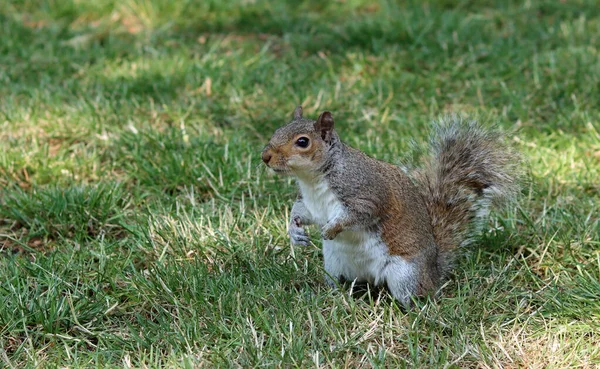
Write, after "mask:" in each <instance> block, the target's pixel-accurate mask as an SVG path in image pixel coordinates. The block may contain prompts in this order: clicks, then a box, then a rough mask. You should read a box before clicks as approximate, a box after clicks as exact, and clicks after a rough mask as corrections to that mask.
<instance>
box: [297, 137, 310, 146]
mask: <svg viewBox="0 0 600 369" xmlns="http://www.w3.org/2000/svg"><path fill="white" fill-rule="evenodd" d="M309 142H310V141H309V139H308V137H300V138H299V139H297V140H296V145H298V146H300V147H303V148H306V147H308V143H309Z"/></svg>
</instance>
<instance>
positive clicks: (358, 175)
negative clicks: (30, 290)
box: [262, 106, 518, 306]
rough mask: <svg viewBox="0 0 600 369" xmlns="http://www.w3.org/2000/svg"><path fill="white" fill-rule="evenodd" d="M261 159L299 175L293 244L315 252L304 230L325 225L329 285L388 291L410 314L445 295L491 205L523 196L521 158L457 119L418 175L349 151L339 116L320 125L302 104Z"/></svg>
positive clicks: (447, 122)
mask: <svg viewBox="0 0 600 369" xmlns="http://www.w3.org/2000/svg"><path fill="white" fill-rule="evenodd" d="M262 160H263V161H264V163H265V164H266V165H267V166H268V167H269V168H271V169H272V170H273V171H274V172H275V173H279V174H288V175H292V176H294V177H296V180H297V183H298V187H299V193H298V197H297V199H296V201H295V202H294V204H293V206H292V209H291V212H290V221H289V226H288V233H289V236H290V238H291V242H292V245H308V244H309V242H310V239H309V237H308V235H307V233H306V231H305V227H306V226H309V225H311V224H315V225H318V226H320V227H321V236H322V238H323V259H324V267H325V271H326V274H327V276H326V280H327V282H328V284H330V285H331V286H332V287H335V286H337V285H338V283H343V282H345V281H356V282H366V283H369V284H371V285H374V286H377V287H387V289H388V291H389V292H390V293H391V295H392V296H393V297H394V298H395V299H396V300H398V301H399V302H400V303H401V304H403V305H404V306H410V305H411V302H412V299H413V297H414V296H423V295H427V294H430V293H432V292H435V291H437V289H438V288H439V287H440V285H441V283H442V282H443V281H444V280H445V278H446V277H447V276H448V274H449V272H450V271H451V268H452V264H453V260H454V259H455V254H456V250H457V249H458V248H459V247H460V246H462V245H463V244H466V243H468V242H469V240H472V238H473V237H472V236H473V235H474V229H476V226H477V225H478V224H479V225H481V223H482V220H483V219H484V218H485V216H486V215H487V214H488V212H489V209H490V207H491V206H492V205H494V204H500V203H502V202H501V200H507V199H510V198H511V197H512V195H514V194H516V192H517V189H518V185H517V175H516V173H517V170H516V166H517V165H516V163H518V160H517V154H516V153H514V152H513V151H511V150H510V148H509V147H508V146H507V145H505V144H504V143H503V142H502V140H501V139H500V136H499V135H498V134H497V133H496V132H493V131H490V130H485V129H483V128H482V127H480V126H479V125H478V124H477V123H476V122H474V121H466V120H463V119H462V118H459V117H458V116H450V117H447V118H444V119H442V120H441V121H440V122H438V124H437V127H436V129H435V130H434V133H433V134H432V138H431V155H430V158H429V159H428V160H427V162H426V163H425V165H424V166H423V167H422V168H420V169H415V170H412V171H409V170H407V169H403V168H401V167H399V166H396V165H393V164H389V163H387V162H383V161H380V160H377V159H374V158H372V157H369V156H367V155H366V154H364V153H362V152H361V151H359V150H357V149H354V148H352V147H350V146H348V145H346V144H345V143H343V142H342V141H341V140H340V137H339V136H338V134H337V132H336V131H335V130H334V122H333V117H332V115H331V113H330V112H328V111H325V112H323V113H322V114H321V115H320V116H319V117H318V119H317V120H316V121H314V120H311V119H306V118H303V117H302V107H301V106H298V107H297V108H296V109H295V110H294V113H293V119H292V121H291V122H290V123H288V124H287V125H284V126H283V127H280V128H279V129H277V130H276V131H275V133H274V134H273V136H272V137H271V139H270V140H269V143H268V144H267V145H266V146H265V148H264V149H263V151H262Z"/></svg>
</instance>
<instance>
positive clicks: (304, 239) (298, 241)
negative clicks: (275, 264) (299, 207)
mask: <svg viewBox="0 0 600 369" xmlns="http://www.w3.org/2000/svg"><path fill="white" fill-rule="evenodd" d="M288 234H289V235H290V239H291V241H292V245H295V246H308V245H309V243H310V237H308V235H307V234H306V231H305V230H304V228H302V227H301V226H298V225H296V224H295V222H291V223H290V228H289V231H288Z"/></svg>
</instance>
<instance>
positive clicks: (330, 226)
mask: <svg viewBox="0 0 600 369" xmlns="http://www.w3.org/2000/svg"><path fill="white" fill-rule="evenodd" d="M341 231H343V229H342V225H341V224H340V223H327V224H325V226H324V227H323V229H322V230H321V236H322V237H323V239H324V240H333V239H334V238H335V237H336V236H337V235H338V234H340V232H341Z"/></svg>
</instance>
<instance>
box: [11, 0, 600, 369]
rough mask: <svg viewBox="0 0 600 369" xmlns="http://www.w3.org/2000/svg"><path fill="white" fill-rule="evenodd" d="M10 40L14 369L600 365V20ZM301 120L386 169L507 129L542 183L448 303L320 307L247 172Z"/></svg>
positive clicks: (236, 5)
mask: <svg viewBox="0 0 600 369" xmlns="http://www.w3.org/2000/svg"><path fill="white" fill-rule="evenodd" d="M0 33H1V34H2V37H0V96H1V97H2V98H1V99H0V191H1V192H0V252H1V258H0V281H1V283H0V301H1V303H2V309H0V362H2V364H3V365H4V366H6V367H9V368H21V367H24V368H25V367H48V368H52V367H69V368H71V367H73V368H75V367H142V368H143V367H149V368H153V367H185V368H191V367H351V368H354V367H421V368H434V367H446V368H457V367H461V368H462V367H474V368H475V367H477V368H479V367H482V368H486V367H505V368H511V367H532V368H564V367H581V368H592V367H598V366H600V335H599V333H598V332H600V302H599V301H600V253H599V250H600V237H599V235H600V225H599V218H598V206H599V203H600V202H599V200H600V194H599V189H600V187H599V183H600V100H598V96H600V54H599V51H598V48H597V46H596V45H599V44H600V39H599V35H600V8H598V7H597V4H596V2H594V1H584V0H576V1H565V2H562V1H550V0H539V1H538V0H536V1H526V2H515V1H510V2H506V1H493V0H488V1H455V0H443V1H424V2H410V1H407V2H402V3H396V2H387V1H383V0H382V1H376V2H371V1H363V0H344V1H331V2H317V1H311V0H306V1H298V2H291V1H290V2H286V1H277V2H275V1H274V2H266V1H262V0H255V1H245V0H238V1H228V2H223V1H203V2H193V1H167V0H124V1H114V0H99V1H96V2H91V1H89V2H85V1H75V0H65V1H52V0H8V1H4V2H1V3H0ZM299 103H301V104H302V105H303V106H304V107H305V115H309V116H314V117H316V116H317V114H318V113H319V112H320V111H322V110H325V109H328V110H331V111H333V113H334V116H335V118H336V122H337V125H338V127H339V132H340V135H341V136H342V138H343V139H344V140H346V141H347V142H348V143H350V144H351V145H353V146H355V147H358V148H360V149H362V150H363V151H365V152H367V153H369V154H371V155H373V156H375V157H378V158H381V159H384V160H388V161H391V162H396V163H399V162H401V161H402V160H410V158H412V157H413V155H416V153H415V150H414V147H413V146H412V145H411V141H415V142H416V143H417V144H423V143H424V142H425V140H426V136H427V129H428V127H429V122H430V121H431V120H432V119H434V118H436V117H437V116H439V114H443V113H448V112H460V113H465V114H469V115H471V116H475V117H478V118H479V119H481V120H482V121H484V122H486V123H490V122H495V123H497V124H499V125H500V126H501V127H503V128H504V129H506V130H513V129H517V131H516V133H515V134H514V135H513V137H512V139H513V143H514V145H515V146H516V147H517V148H518V149H519V150H520V151H522V152H523V155H524V157H525V158H526V161H527V171H528V173H529V180H528V181H527V182H526V184H525V185H524V188H523V192H522V193H523V196H522V198H521V199H520V201H519V203H518V204H517V205H516V206H514V207H511V208H509V209H506V210H502V211H499V212H496V213H495V214H493V216H492V218H491V220H490V223H489V227H488V229H487V230H486V231H485V232H484V233H482V234H481V235H480V236H479V238H478V241H477V242H476V245H475V246H474V247H473V248H471V249H470V250H469V251H468V252H465V255H464V256H463V257H461V258H460V261H459V263H458V265H457V268H456V271H455V273H454V276H453V277H452V279H451V280H450V281H449V282H448V283H447V285H446V286H445V287H444V288H443V290H442V293H441V295H440V297H439V298H437V299H435V300H430V299H423V300H421V301H419V302H418V304H417V307H416V308H415V309H414V310H412V311H409V312H402V311H401V309H400V308H399V307H398V306H397V305H396V304H394V303H393V302H392V301H390V299H389V298H385V296H383V297H382V298H380V299H378V298H368V297H365V298H353V297H350V296H349V294H348V291H332V290H330V289H329V288H327V287H326V286H325V284H324V283H323V275H324V271H323V268H322V262H321V255H320V250H319V243H318V242H317V241H316V238H315V245H314V246H311V247H307V248H291V247H290V246H289V241H288V238H287V236H286V222H287V221H286V217H287V214H288V213H289V209H290V206H291V203H292V201H293V198H294V191H295V189H294V185H293V183H292V182H291V181H290V180H289V179H285V178H279V177H275V176H272V175H269V173H268V172H267V171H266V170H265V168H264V167H263V165H261V164H262V163H261V162H260V157H259V155H260V150H261V149H262V147H263V145H264V144H265V143H266V141H267V140H268V138H269V136H270V134H271V133H272V131H273V130H274V128H276V127H277V126H279V125H281V124H283V123H285V122H286V121H287V120H288V119H289V117H290V115H291V112H292V110H293V108H294V107H295V105H297V104H299ZM312 233H313V236H316V232H312Z"/></svg>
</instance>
